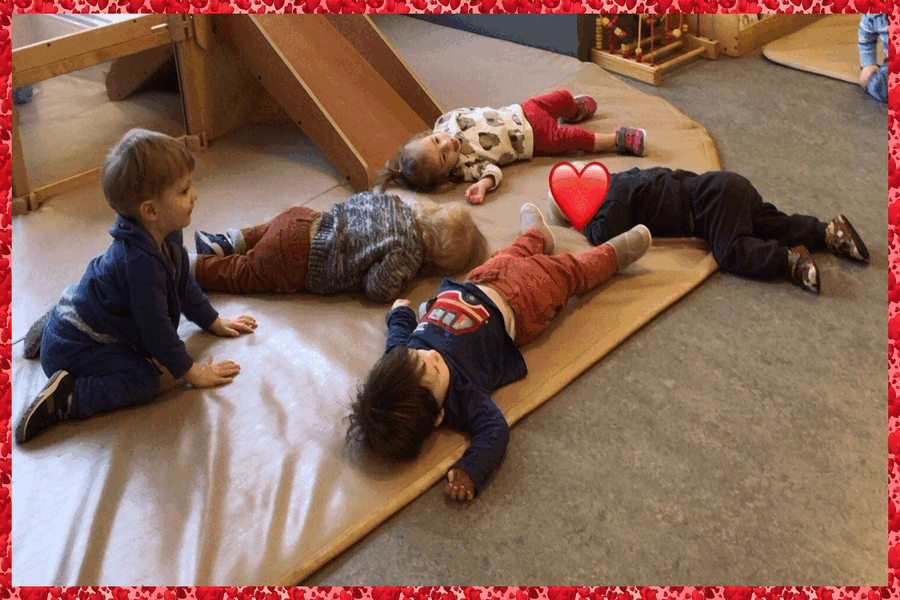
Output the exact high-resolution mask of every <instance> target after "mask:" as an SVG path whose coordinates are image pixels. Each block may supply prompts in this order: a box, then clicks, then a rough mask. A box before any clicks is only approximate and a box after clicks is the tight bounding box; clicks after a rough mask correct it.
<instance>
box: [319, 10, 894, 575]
mask: <svg viewBox="0 0 900 600" xmlns="http://www.w3.org/2000/svg"><path fill="white" fill-rule="evenodd" d="M382 23H384V22H382ZM384 29H385V31H386V33H387V35H388V37H390V34H391V31H390V27H389V26H387V27H384ZM399 50H400V51H401V52H405V53H409V55H410V56H412V54H411V53H412V52H413V51H414V48H411V47H410V46H408V45H402V44H401V45H400V47H399ZM522 68H527V67H522ZM623 80H624V81H628V82H630V83H633V85H635V86H636V87H637V88H639V89H641V90H642V91H645V92H647V93H652V94H658V95H660V96H662V97H664V98H666V99H668V100H669V101H670V102H671V103H672V104H673V105H674V106H676V107H677V108H679V109H681V110H682V111H683V112H685V113H686V114H687V115H688V116H690V117H691V118H693V119H695V120H696V121H698V122H699V123H701V124H703V125H704V126H706V127H707V128H708V130H709V132H710V133H711V134H712V136H713V138H714V139H715V140H716V142H717V144H718V147H719V150H720V154H721V158H722V162H723V167H724V168H725V169H729V170H734V171H738V172H740V173H742V174H744V175H746V176H747V177H748V178H749V179H750V180H751V181H753V182H754V183H755V184H756V185H757V187H758V188H759V189H760V191H761V193H762V194H763V196H764V197H766V198H767V199H769V200H770V201H772V202H773V203H775V204H776V205H777V206H778V207H779V208H781V209H782V210H785V211H786V212H804V213H811V214H815V215H817V216H819V217H821V218H823V219H829V218H831V217H832V216H834V215H835V214H837V213H838V212H844V213H845V214H847V216H849V217H850V219H851V220H852V222H853V223H854V225H855V226H856V228H857V230H858V231H859V232H860V233H861V235H862V236H863V237H864V239H865V240H866V242H867V244H868V246H869V249H870V250H871V253H872V261H871V264H870V265H869V266H865V267H864V266H858V265H856V264H852V263H850V262H849V261H847V260H843V259H840V258H837V257H834V256H831V255H828V254H824V255H817V256H816V259H817V262H818V264H819V266H820V268H821V270H822V271H823V274H822V295H821V296H818V297H817V296H814V295H812V294H809V293H806V292H803V291H802V290H800V289H799V288H796V287H794V286H791V285H790V284H788V283H771V282H760V281H752V280H747V279H741V278H738V277H734V276H731V275H727V274H723V273H716V274H715V275H713V276H712V277H711V278H710V279H709V280H708V281H707V282H705V283H704V284H703V285H701V286H700V287H699V288H698V289H697V290H695V291H694V292H692V293H691V294H689V295H688V296H687V297H686V298H684V299H683V300H681V301H680V302H678V303H677V304H676V305H674V306H673V307H672V308H671V309H669V310H668V311H666V312H665V313H663V314H662V315H661V316H659V317H658V318H657V319H655V320H654V321H653V322H651V323H650V324H649V325H648V326H646V327H645V328H643V329H642V330H640V331H639V332H637V333H636V334H635V335H634V336H632V337H631V338H630V339H628V340H627V341H626V342H625V343H624V344H622V345H621V346H620V347H618V348H617V349H616V350H614V351H613V352H612V353H610V354H609V355H608V356H607V357H606V358H604V359H603V360H602V361H600V362H599V363H598V364H597V365H595V366H594V367H593V368H591V369H590V370H588V371H587V372H586V373H584V374H583V375H582V376H581V377H579V378H578V379H577V380H575V381H574V382H573V383H572V384H571V385H569V386H568V387H567V388H566V389H564V390H563V391H562V392H561V393H560V394H559V395H558V396H557V397H555V398H554V399H552V400H550V401H548V402H547V403H546V404H544V405H543V406H542V407H540V408H539V409H538V410H536V411H534V412H533V413H532V414H530V415H529V416H528V417H526V418H525V419H523V420H522V421H521V422H519V423H518V424H517V425H516V426H515V427H514V428H513V431H512V442H511V445H510V448H509V452H508V455H507V458H506V461H505V463H504V464H503V466H502V468H501V469H500V470H499V472H498V473H497V475H496V477H495V478H494V480H493V481H492V482H491V483H490V485H489V486H488V488H487V489H486V492H485V493H484V494H482V496H481V497H479V498H478V499H477V501H475V502H473V503H471V504H469V505H466V506H458V505H455V504H454V503H453V502H450V501H448V500H447V499H446V497H445V495H444V491H443V487H442V486H435V487H433V488H432V489H430V490H429V491H428V492H426V493H425V494H424V495H423V496H421V497H420V498H418V499H417V500H415V501H414V502H412V503H411V504H410V505H409V506H407V507H406V508H404V509H403V510H401V511H400V512H398V513H397V514H396V515H394V516H393V517H392V518H390V519H388V520H387V521H386V522H385V523H383V524H382V525H381V526H379V527H378V528H376V529H375V530H374V531H373V532H372V533H370V534H369V535H367V536H366V537H364V538H363V539H362V540H361V541H359V542H358V543H357V544H355V545H354V546H353V547H351V548H350V549H349V550H347V551H346V552H344V553H343V554H342V555H340V556H339V557H338V558H337V559H335V560H334V561H332V562H331V563H329V564H328V565H326V566H325V567H324V568H322V569H321V570H320V571H319V572H317V573H316V574H314V576H312V577H310V578H309V579H308V580H306V581H304V582H302V583H303V584H306V585H336V584H345V585H350V584H364V585H397V584H423V585H425V584H443V585H458V584H475V585H489V584H492V585H508V584H519V585H560V584H606V585H726V584H727V585H785V584H790V585H873V586H874V585H886V584H887V543H888V542H887V527H886V512H887V495H888V494H887V477H886V475H887V469H886V467H887V457H886V452H885V449H886V437H887V411H886V386H885V380H886V379H887V354H886V352H885V337H886V334H885V332H886V329H887V310H886V305H887V268H888V247H887V234H886V227H885V225H886V222H887V197H888V185H887V142H888V129H887V117H888V110H887V107H886V106H885V105H880V104H878V103H876V102H874V101H872V100H871V99H869V98H866V97H864V96H863V94H862V93H861V90H860V89H859V88H857V87H854V86H852V85H850V84H847V83H844V82H841V81H835V80H831V79H827V78H824V77H820V76H817V75H812V74H807V73H803V72H799V71H793V70H790V69H787V68H785V67H781V66H778V65H775V64H773V63H770V62H768V61H766V60H765V59H764V58H762V56H761V54H760V53H759V52H754V53H751V54H748V55H745V56H744V57H742V58H740V59H733V58H723V59H720V60H717V61H707V60H701V61H699V62H694V63H692V64H690V65H689V66H687V67H685V68H683V69H681V70H679V71H677V72H676V73H674V74H672V75H671V76H670V77H668V78H667V81H666V82H665V85H664V86H662V87H659V88H654V87H652V86H647V85H643V84H640V83H636V82H632V80H628V79H624V78H623Z"/></svg>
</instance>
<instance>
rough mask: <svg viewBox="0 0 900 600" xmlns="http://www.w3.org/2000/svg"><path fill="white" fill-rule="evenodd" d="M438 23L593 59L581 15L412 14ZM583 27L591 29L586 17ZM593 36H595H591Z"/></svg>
mask: <svg viewBox="0 0 900 600" xmlns="http://www.w3.org/2000/svg"><path fill="white" fill-rule="evenodd" d="M411 16H414V17H415V18H417V19H424V20H426V21H429V22H431V23H435V24H437V25H444V26H447V27H454V28H456V29H464V30H466V31H471V32H473V33H478V34H481V35H486V36H489V37H495V38H501V39H504V40H509V41H511V42H516V43H518V44H524V45H526V46H533V47H535V48H541V49H543V50H550V51H551V52H557V53H559V54H565V55H567V56H574V57H575V58H579V59H580V60H589V54H588V53H589V52H590V43H585V41H584V35H589V34H590V33H591V32H584V35H582V43H581V45H580V46H579V15H411ZM580 23H582V24H583V25H582V26H583V27H587V28H589V27H590V26H589V24H586V23H587V22H586V19H585V17H581V21H580ZM591 39H592V38H591Z"/></svg>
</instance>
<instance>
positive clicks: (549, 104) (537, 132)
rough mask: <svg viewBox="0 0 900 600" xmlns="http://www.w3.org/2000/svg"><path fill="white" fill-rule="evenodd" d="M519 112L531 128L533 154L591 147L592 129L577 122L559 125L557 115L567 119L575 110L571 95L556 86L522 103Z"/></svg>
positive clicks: (589, 150)
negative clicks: (579, 125)
mask: <svg viewBox="0 0 900 600" xmlns="http://www.w3.org/2000/svg"><path fill="white" fill-rule="evenodd" d="M522 112H524V113H525V118H526V119H528V122H529V123H531V128H532V129H534V154H535V156H538V155H541V154H544V155H554V154H565V153H566V152H572V151H573V150H584V151H585V152H593V151H594V132H592V131H588V130H587V129H585V128H583V127H578V126H577V125H568V126H565V127H560V126H559V121H558V119H560V118H563V119H571V118H572V117H574V116H575V114H576V113H577V112H578V105H577V104H575V98H573V97H572V94H570V93H569V92H567V91H566V90H556V91H555V92H550V93H549V94H544V95H543V96H537V97H535V98H531V99H529V100H526V101H525V102H523V103H522Z"/></svg>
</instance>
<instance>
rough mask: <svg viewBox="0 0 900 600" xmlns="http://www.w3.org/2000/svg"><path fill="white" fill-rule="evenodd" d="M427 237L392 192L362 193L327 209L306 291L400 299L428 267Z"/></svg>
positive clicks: (314, 242) (311, 255) (313, 250)
mask: <svg viewBox="0 0 900 600" xmlns="http://www.w3.org/2000/svg"><path fill="white" fill-rule="evenodd" d="M422 256H423V248H422V239H421V235H420V233H419V228H418V226H417V225H416V219H415V217H414V216H413V212H412V209H411V208H410V207H409V206H407V205H406V204H404V203H403V201H402V200H400V198H399V197H398V196H395V195H392V194H374V193H372V192H362V193H359V194H355V195H353V196H351V197H350V198H349V199H348V200H347V201H346V202H339V203H338V204H335V205H334V206H333V207H332V208H331V210H330V211H328V212H323V213H322V219H321V222H320V224H319V231H318V233H317V234H316V236H315V237H314V238H313V240H312V244H311V247H310V250H309V271H308V273H307V275H306V290H307V291H309V292H313V293H316V294H333V293H337V292H346V291H356V290H362V291H364V292H365V294H366V296H367V297H369V298H370V299H372V300H375V301H376V302H389V301H391V300H396V299H397V298H398V297H399V296H400V293H401V292H402V291H403V288H404V287H406V284H407V283H408V282H409V280H410V279H412V278H413V276H415V274H416V273H418V271H419V268H420V267H421V266H422Z"/></svg>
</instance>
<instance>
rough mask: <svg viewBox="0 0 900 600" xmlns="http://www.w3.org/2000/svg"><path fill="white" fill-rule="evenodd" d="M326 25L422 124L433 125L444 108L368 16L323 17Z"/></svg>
mask: <svg viewBox="0 0 900 600" xmlns="http://www.w3.org/2000/svg"><path fill="white" fill-rule="evenodd" d="M325 18H326V19H327V20H328V22H329V23H330V24H331V25H332V27H334V28H335V29H337V30H338V31H339V32H340V33H341V35H343V36H344V37H345V38H347V41H348V42H349V43H350V44H351V45H352V46H353V48H355V49H356V50H357V51H358V52H359V54H360V56H362V57H363V58H364V59H366V61H367V62H368V63H369V64H370V65H372V68H374V69H375V71H376V72H377V73H378V74H379V75H381V77H382V78H383V79H384V80H385V81H387V82H388V85H390V86H391V87H392V88H394V89H395V90H397V92H399V93H400V95H401V96H402V97H403V99H404V100H406V102H407V104H409V105H410V107H412V109H413V110H414V111H415V112H416V114H418V115H419V116H420V117H421V118H422V120H423V121H425V123H428V124H433V123H434V122H435V121H437V120H438V118H439V117H440V116H441V115H442V114H444V109H443V108H442V107H441V105H440V104H439V103H438V101H437V100H436V99H435V98H434V97H433V96H432V95H431V93H430V92H429V91H428V90H427V89H426V88H425V85H424V84H423V83H422V82H421V80H419V78H418V77H416V74H415V73H413V71H412V69H410V68H409V65H408V64H406V61H404V60H403V58H402V57H401V56H400V54H399V53H398V52H397V50H396V49H394V47H393V46H392V45H391V43H390V42H389V41H388V40H387V38H385V37H384V35H383V34H382V33H381V31H379V29H378V27H377V26H376V25H375V22H374V21H372V19H371V17H369V16H368V15H325Z"/></svg>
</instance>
